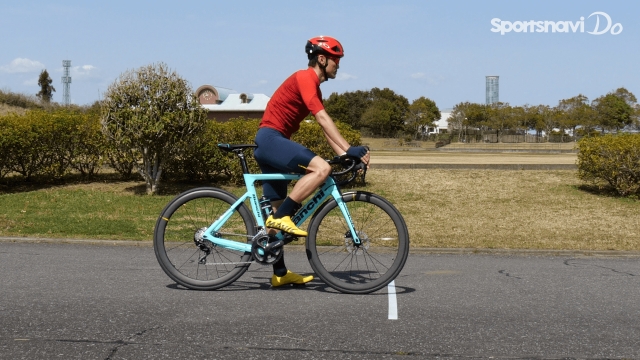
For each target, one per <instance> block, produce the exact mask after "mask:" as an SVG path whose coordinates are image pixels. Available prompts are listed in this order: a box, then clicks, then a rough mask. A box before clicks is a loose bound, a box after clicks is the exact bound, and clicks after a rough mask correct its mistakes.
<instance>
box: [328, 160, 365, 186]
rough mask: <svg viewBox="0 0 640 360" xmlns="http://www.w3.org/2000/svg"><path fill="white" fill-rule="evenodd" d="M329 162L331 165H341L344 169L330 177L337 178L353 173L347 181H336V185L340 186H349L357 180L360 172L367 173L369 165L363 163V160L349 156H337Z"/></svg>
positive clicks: (334, 172)
mask: <svg viewBox="0 0 640 360" xmlns="http://www.w3.org/2000/svg"><path fill="white" fill-rule="evenodd" d="M327 162H328V163H329V164H330V165H340V166H342V167H343V169H342V170H340V171H332V172H331V175H330V176H332V177H334V178H335V177H337V176H342V175H345V174H348V173H351V175H350V176H349V177H348V178H347V179H346V180H341V181H337V180H336V183H337V184H338V186H341V185H345V184H348V183H350V182H352V181H353V180H355V178H356V176H357V175H358V172H359V171H361V170H362V171H365V172H366V171H367V165H366V164H365V163H363V162H362V160H360V159H359V158H356V157H352V156H349V155H342V156H336V157H334V158H333V159H331V160H327Z"/></svg>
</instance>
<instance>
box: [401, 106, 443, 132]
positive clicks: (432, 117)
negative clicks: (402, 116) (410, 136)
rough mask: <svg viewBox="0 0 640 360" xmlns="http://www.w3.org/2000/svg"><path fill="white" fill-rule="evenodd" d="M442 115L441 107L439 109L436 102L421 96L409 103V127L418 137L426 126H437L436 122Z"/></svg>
mask: <svg viewBox="0 0 640 360" xmlns="http://www.w3.org/2000/svg"><path fill="white" fill-rule="evenodd" d="M441 117H442V115H441V114H440V109H438V107H437V106H436V103H435V102H434V101H433V100H431V99H428V98H426V97H424V96H421V97H419V98H417V99H415V100H414V101H413V102H412V103H411V105H409V116H408V117H407V128H409V129H411V131H412V132H413V133H414V134H415V137H416V139H417V138H419V137H420V135H421V134H422V132H424V130H425V129H426V128H428V127H432V126H435V122H436V121H438V120H440V118H441Z"/></svg>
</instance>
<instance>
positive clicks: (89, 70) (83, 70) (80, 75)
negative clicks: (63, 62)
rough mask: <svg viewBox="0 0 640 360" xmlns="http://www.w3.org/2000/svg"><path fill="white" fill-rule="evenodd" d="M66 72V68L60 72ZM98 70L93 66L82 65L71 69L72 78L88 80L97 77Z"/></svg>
mask: <svg viewBox="0 0 640 360" xmlns="http://www.w3.org/2000/svg"><path fill="white" fill-rule="evenodd" d="M62 71H64V68H61V69H60V72H62ZM97 71H98V68H97V67H95V66H93V65H82V66H72V67H71V78H75V79H86V78H94V77H97V74H96V72H97Z"/></svg>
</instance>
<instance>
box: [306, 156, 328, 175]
mask: <svg viewBox="0 0 640 360" xmlns="http://www.w3.org/2000/svg"><path fill="white" fill-rule="evenodd" d="M307 171H308V172H312V173H315V174H316V176H319V177H321V178H322V179H326V178H327V177H329V175H330V174H331V165H329V163H328V162H326V161H325V160H324V159H323V158H321V157H319V156H316V157H314V158H313V159H312V160H311V162H310V163H309V166H308V167H307Z"/></svg>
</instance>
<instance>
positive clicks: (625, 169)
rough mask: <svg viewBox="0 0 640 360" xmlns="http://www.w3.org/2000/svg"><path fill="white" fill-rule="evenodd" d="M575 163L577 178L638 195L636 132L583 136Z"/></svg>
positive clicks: (639, 150) (639, 148)
mask: <svg viewBox="0 0 640 360" xmlns="http://www.w3.org/2000/svg"><path fill="white" fill-rule="evenodd" d="M577 164H578V177H579V178H580V179H583V180H585V181H589V182H591V183H593V184H595V185H598V186H600V187H603V186H605V187H606V186H608V187H610V188H611V189H613V190H614V191H615V192H617V193H618V194H619V195H621V196H629V195H633V196H637V195H640V134H621V135H605V136H596V137H586V138H583V139H581V140H580V141H579V142H578V162H577Z"/></svg>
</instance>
